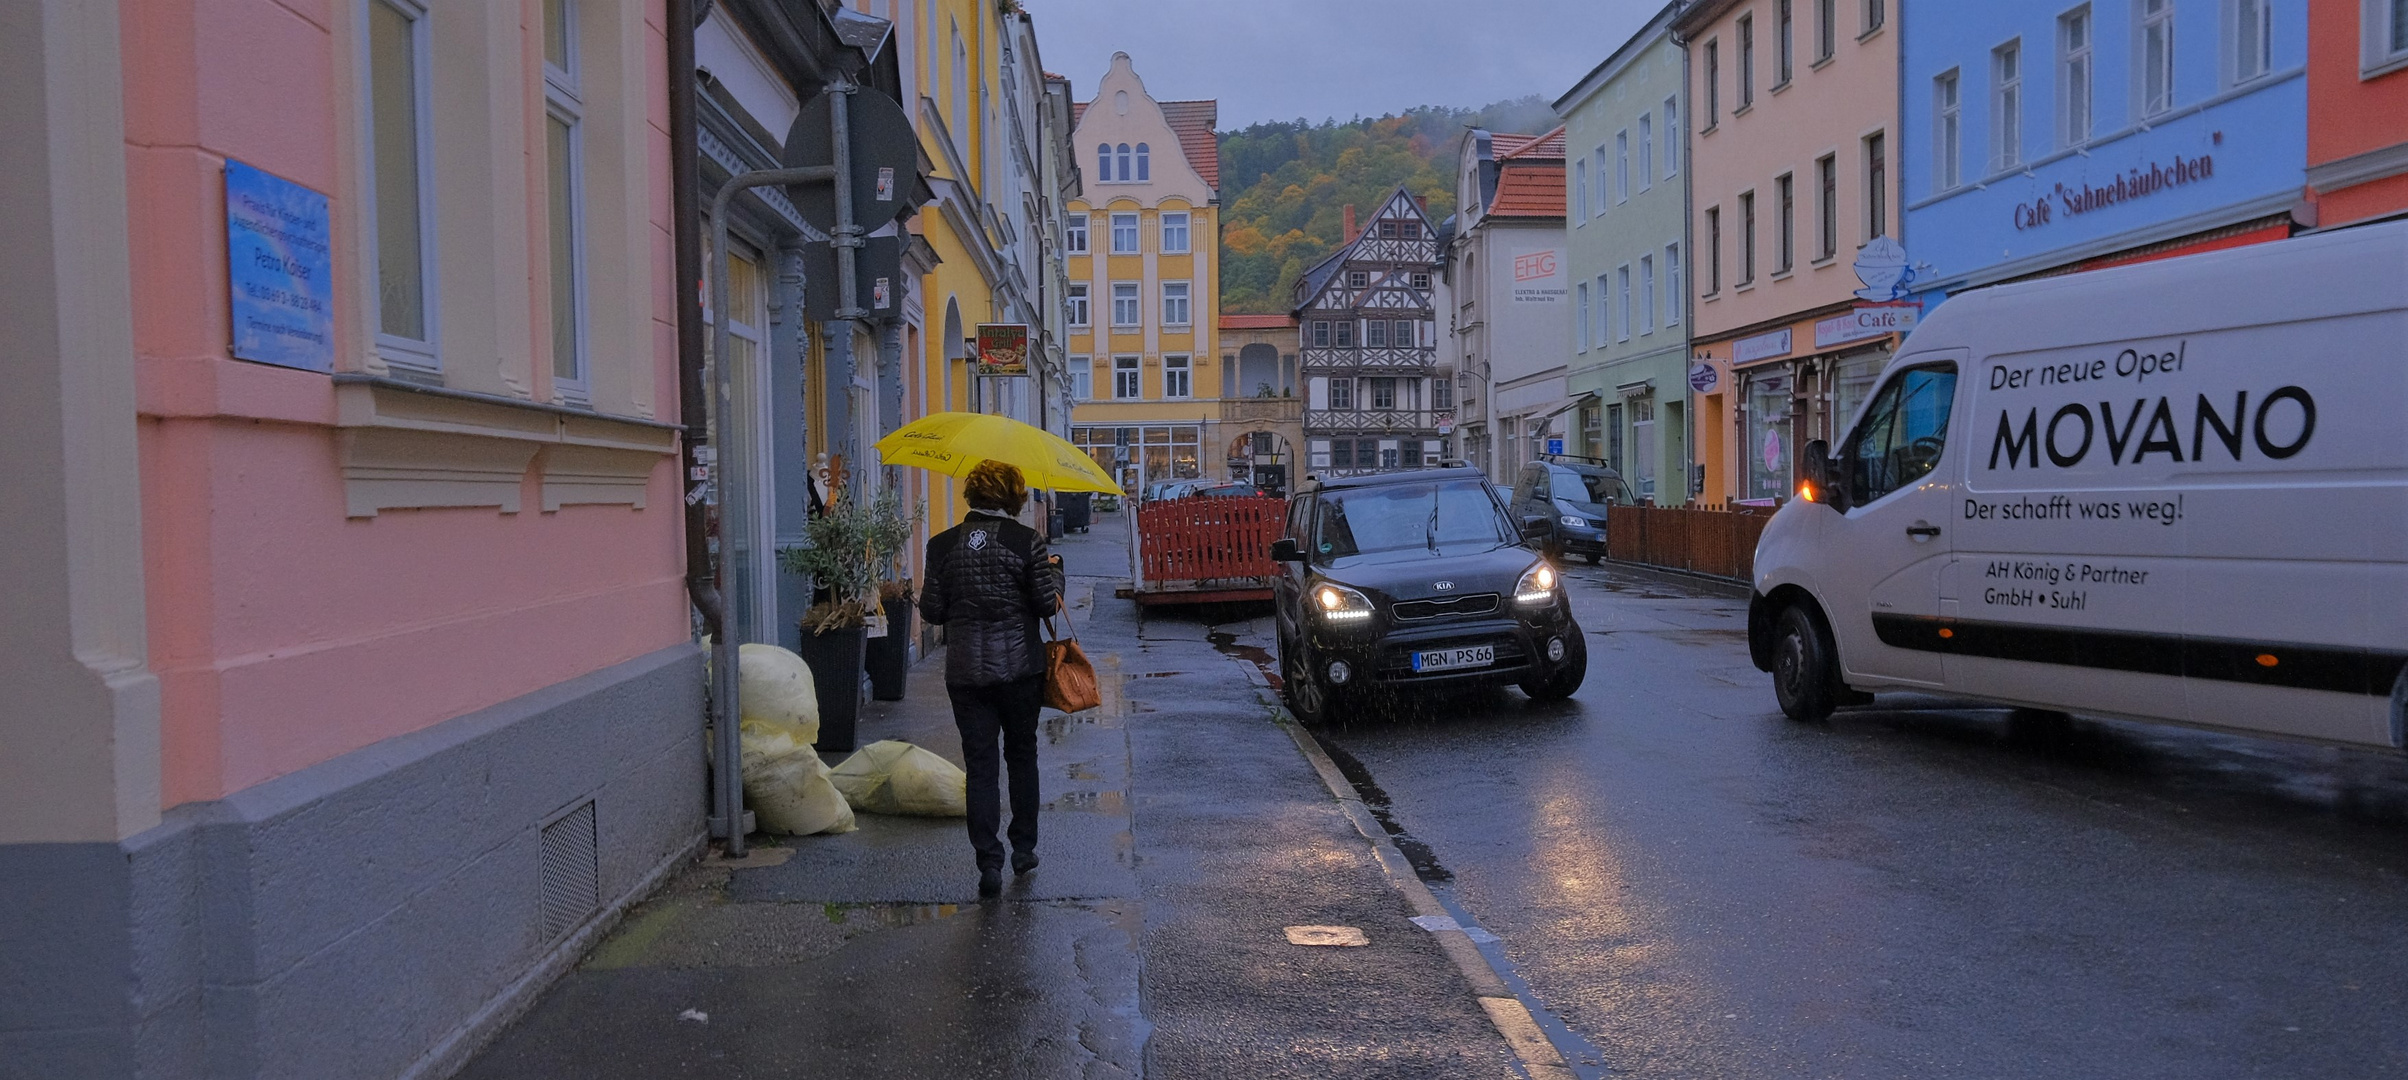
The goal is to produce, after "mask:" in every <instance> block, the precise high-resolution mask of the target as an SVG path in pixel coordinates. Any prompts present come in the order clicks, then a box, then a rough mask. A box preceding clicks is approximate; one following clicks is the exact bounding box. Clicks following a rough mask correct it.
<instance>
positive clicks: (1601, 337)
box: [1596, 272, 1614, 349]
mask: <svg viewBox="0 0 2408 1080" xmlns="http://www.w3.org/2000/svg"><path fill="white" fill-rule="evenodd" d="M1613 310H1614V275H1613V274H1612V273H1611V272H1608V273H1603V274H1599V275H1597V323H1596V331H1597V338H1596V344H1597V347H1598V348H1600V349H1602V348H1604V347H1605V346H1606V343H1607V342H1610V341H1612V340H1614V333H1613V326H1614V320H1613V318H1612V315H1613Z"/></svg>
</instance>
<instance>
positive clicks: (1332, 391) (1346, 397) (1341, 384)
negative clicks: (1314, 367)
mask: <svg viewBox="0 0 2408 1080" xmlns="http://www.w3.org/2000/svg"><path fill="white" fill-rule="evenodd" d="M1329 407H1330V408H1333V409H1351V408H1354V380H1353V379H1331V380H1330V381H1329ZM1340 445H1344V444H1340Z"/></svg>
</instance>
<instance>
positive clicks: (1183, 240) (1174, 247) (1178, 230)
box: [1162, 213, 1187, 255]
mask: <svg viewBox="0 0 2408 1080" xmlns="http://www.w3.org/2000/svg"><path fill="white" fill-rule="evenodd" d="M1162 250H1163V253H1164V254H1170V255H1176V254H1179V253H1181V252H1184V251H1186V250H1187V215H1186V214H1174V213H1164V214H1163V215H1162Z"/></svg>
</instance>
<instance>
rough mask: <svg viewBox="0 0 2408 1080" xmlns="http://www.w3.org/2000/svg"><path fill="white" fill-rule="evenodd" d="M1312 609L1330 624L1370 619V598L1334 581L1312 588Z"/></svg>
mask: <svg viewBox="0 0 2408 1080" xmlns="http://www.w3.org/2000/svg"><path fill="white" fill-rule="evenodd" d="M1313 607H1314V608H1316V609H1318V610H1319V611H1320V612H1321V617H1322V618H1324V619H1327V620H1329V621H1330V622H1354V621H1356V620H1358V619H1368V618H1370V617H1371V598H1370V597H1368V596H1365V595H1363V594H1362V593H1360V592H1357V591H1356V590H1353V589H1350V588H1347V587H1346V586H1344V585H1340V584H1338V583H1336V582H1334V581H1325V582H1322V583H1321V584H1319V585H1315V586H1313Z"/></svg>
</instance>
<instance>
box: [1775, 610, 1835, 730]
mask: <svg viewBox="0 0 2408 1080" xmlns="http://www.w3.org/2000/svg"><path fill="white" fill-rule="evenodd" d="M1773 635H1774V636H1773V697H1775V698H1776V699H1778V700H1779V701H1780V702H1781V711H1782V712H1783V713H1786V714H1788V716H1789V718H1790V719H1792V720H1796V721H1798V722H1800V723H1806V724H1812V723H1819V722H1821V721H1822V720H1824V719H1825V718H1827V717H1829V716H1830V715H1831V710H1832V708H1833V707H1834V704H1835V702H1836V701H1837V694H1836V693H1835V692H1834V690H1835V688H1836V687H1837V685H1838V683H1839V672H1838V669H1837V666H1836V665H1835V664H1833V663H1832V656H1831V653H1832V649H1831V638H1830V636H1829V635H1827V634H1825V633H1824V632H1823V627H1822V624H1821V623H1819V622H1818V621H1816V619H1815V617H1814V615H1813V614H1812V613H1810V612H1808V611H1807V610H1806V607H1805V606H1804V605H1802V604H1792V605H1790V606H1789V607H1787V608H1784V609H1782V611H1781V619H1780V622H1779V623H1778V624H1777V625H1776V626H1775V628H1774V631H1773Z"/></svg>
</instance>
